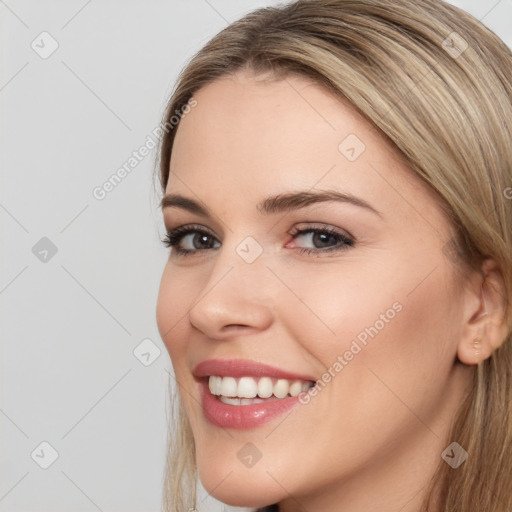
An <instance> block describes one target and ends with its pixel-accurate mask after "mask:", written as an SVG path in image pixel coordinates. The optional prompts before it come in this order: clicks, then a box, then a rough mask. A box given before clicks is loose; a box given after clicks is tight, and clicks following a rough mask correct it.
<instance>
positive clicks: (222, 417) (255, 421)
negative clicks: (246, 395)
mask: <svg viewBox="0 0 512 512" xmlns="http://www.w3.org/2000/svg"><path fill="white" fill-rule="evenodd" d="M199 386H200V390H201V402H202V404H203V413H204V416H205V418H206V419H207V420H208V421H209V422H210V423H212V424H213V425H216V426H217V427H222V428H236V429H249V428H254V427H258V426H260V425H263V424H264V423H266V422H267V421H270V420H271V419H273V418H275V417H276V416H279V415H281V414H284V413H285V412H286V411H288V410H289V409H291V408H292V407H295V406H296V405H298V404H299V397H298V396H292V397H289V398H281V399H280V400H274V401H272V402H268V403H259V404H252V405H230V404H225V403H223V402H221V401H220V400H219V398H218V397H217V396H215V395H212V394H211V393H210V389H209V388H208V382H207V381H205V380H201V382H200V383H199Z"/></svg>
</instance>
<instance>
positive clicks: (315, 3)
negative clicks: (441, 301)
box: [160, 0, 512, 512]
mask: <svg viewBox="0 0 512 512" xmlns="http://www.w3.org/2000/svg"><path fill="white" fill-rule="evenodd" d="M454 33H455V34H454ZM242 68H248V69H251V70H253V71H255V72H256V73H265V72H270V73H271V74H272V75H273V76H275V77H276V78H279V77H285V76H286V75H287V74H290V73H291V74H298V75H301V76H305V77H308V78H310V79H312V80H314V81H315V82H316V83H318V84H321V85H323V86H325V87H326V88H327V89H328V90H329V91H333V92H334V93H335V94H337V95H338V96H339V97H340V99H342V100H344V101H348V102H349V103H350V104H351V105H352V106H353V107H354V108H355V109H356V110H357V111H358V112H359V113H360V114H361V115H363V116H364V117H365V118H366V119H367V120H368V121H369V122H370V123H372V124H373V126H374V127H375V128H376V129H377V130H379V132H380V133H381V134H382V136H383V137H385V138H387V139H388V140H389V141H390V143H391V144H393V145H394V146H395V147H396V148H397V150H398V151H399V152H400V153H401V154H402V155H403V157H404V158H405V159H406V162H407V163H408V165H409V166H410V168H411V171H412V172H414V173H416V174H417V175H418V176H419V177H421V179H423V180H424V181H425V182H426V183H428V184H429V185H430V187H431V188H432V189H433V190H434V191H435V192H436V193H437V197H439V199H440V200H441V202H442V204H443V205H444V209H445V211H446V214H447V216H448V218H449V219H450V220H451V221H452V223H453V226H454V227H455V229H456V231H457V237H455V239H454V240H453V242H454V247H455V250H456V251H457V253H458V255H459V256H460V258H461V261H463V262H464V263H465V264H467V265H468V266H470V267H471V268H474V269H479V267H480V265H481V262H482V261H483V259H484V258H487V257H489V258H492V259H493V260H494V261H495V262H496V263H497V264H498V266H499V268H500V270H501V272H502V275H503V278H504V281H505V286H506V292H507V297H510V292H511V289H512V251H511V241H512V222H511V220H512V200H510V199H507V197H506V195H508V194H506V191H507V190H509V191H512V189H511V188H510V187H511V186H512V140H511V135H512V85H511V84H512V52H511V51H510V50H509V48H508V47H507V46H506V45H505V44H504V43H503V41H501V39H499V38H498V37H497V36H496V35H495V34H494V33H493V32H492V31H491V30H489V29H488V28H486V27H485V26H484V25H483V24H481V23H480V22H478V20H476V19H475V18H473V17H472V16H471V15H469V14H468V13H466V12H464V11H462V10H460V9H458V8H456V7H454V6H451V5H449V4H446V3H444V2H442V1H441V0H421V1H411V0H350V1H349V0H299V1H297V2H294V3H291V4H287V5H283V6H279V7H267V8H262V9H259V10H257V11H254V12H252V13H250V14H248V15H246V16H245V17H243V18H242V19H240V20H238V21H236V22H234V23H233V24H231V25H230V26H228V27H227V28H225V29H224V30H223V31H222V32H220V33H219V34H218V35H217V36H215V37H214V38H213V39H212V40H211V41H210V42H208V43H207V44H206V46H204V47H203V48H202V49H201V50H200V51H199V52H198V53H197V54H196V55H195V57H194V58H193V59H192V60H191V61H190V62H189V63H188V65H187V66H186V67H185V69H184V70H183V71H182V73H181V74H180V76H179V79H178V81H177V84H176V87H175V89H174V92H173V94H172V97H171V99H170V101H169V104H168V108H167V111H166V114H165V118H164V122H168V121H169V119H170V117H171V116H172V115H173V112H174V111H175V110H176V109H180V108H182V106H183V105H185V104H186V103H187V102H188V101H189V100H190V99H191V98H192V96H193V94H194V93H195V92H197V91H198V90H199V89H200V88H202V87H204V86H205V85H207V84H209V83H211V82H212V81H214V80H215V79H217V78H220V77H221V76H223V75H226V74H230V73H234V72H235V71H238V70H240V69H242ZM175 132H176V130H175V129H173V130H170V131H168V132H167V133H166V135H165V136H164V138H163V139H162V141H161V147H160V182H161V187H162V189H163V190H165V188H166V186H167V181H168V177H169V163H170V158H171V151H172V146H173V140H174V136H175ZM511 309H512V308H511V304H510V302H509V301H508V300H507V322H508V334H507V339H506V340H505V341H504V343H503V344H502V346H501V347H500V348H499V349H497V350H496V351H495V352H494V353H493V354H492V355H491V356H490V357H489V358H488V359H486V360H485V361H483V362H482V363H480V364H479V365H478V366H476V367H474V374H473V377H474V378H473V382H472V386H471V389H470V391H469V393H468V394H467V396H466V398H465V400H464V403H463V404H461V407H460V409H459V411H457V414H456V416H455V419H454V422H453V427H452V431H451V433H450V436H449V439H447V444H448V443H449V441H451V440H456V441H457V442H458V443H459V444H460V445H461V446H463V447H464V448H465V449H466V451H467V452H468V453H469V458H468V459H467V461H466V462H465V463H464V464H463V465H462V466H460V467H459V468H458V469H457V470H454V469H452V468H451V467H450V466H449V465H448V464H446V463H445V462H444V461H442V459H441V457H440V458H439V466H438V469H437V471H436V473H435V475H433V478H432V480H431V483H430V487H429V489H428V492H427V493H426V498H425V501H424V504H423V510H425V511H427V510H433V509H431V507H432V506H434V505H435V510H440V511H445V512H448V511H449V512H483V511H491V510H492V511H493V512H505V511H510V510H511V509H512V485H511V484H512V482H511V480H512V477H511V475H512V339H511V335H510V329H511V324H512V315H511ZM178 400H179V397H178ZM177 413H178V419H177V423H176V424H175V425H173V424H170V431H169V439H170V451H169V458H168V464H167V470H166V474H165V488H164V503H165V507H166V508H165V510H166V511H168V512H178V511H180V512H183V511H186V510H187V509H188V508H193V507H195V479H196V466H195V448H194V440H193V437H192V432H191V429H190V424H189V423H188V420H187V418H186V415H185V413H184V410H183V407H182V406H181V404H180V403H178V406H177ZM186 492H190V496H188V497H187V496H186Z"/></svg>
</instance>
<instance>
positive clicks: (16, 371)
mask: <svg viewBox="0 0 512 512" xmlns="http://www.w3.org/2000/svg"><path fill="white" fill-rule="evenodd" d="M277 3H278V2H269V1H266V2H265V1H257V0H251V1H243V2H237V1H235V0H229V1H228V0H209V1H206V0H190V1H185V0H179V1H175V0H173V1H170V0H153V1H146V2H144V1H142V0H137V1H135V0H129V1H128V0H123V1H121V0H102V1H100V0H88V1H87V0H67V1H63V0H52V1H49V0H47V1H42V0H0V24H1V27H0V34H1V42H0V51H1V67H0V102H1V106H0V111H1V115H0V130H1V138H0V140H1V145H2V146H1V152H0V158H1V161H0V169H1V173H2V174H1V185H0V222H1V232H2V249H1V265H0V302H1V306H0V307H1V314H2V318H1V323H0V325H1V331H0V335H1V341H2V344H1V367H0V372H1V373H0V375H1V402H0V413H1V414H0V429H1V436H2V442H1V448H2V451H1V457H0V471H1V473H0V474H1V478H0V511H2V512H43V511H48V512H50V511H51V512H69V511H74V512H86V511H87V512H89V511H91V512H94V511H100V512H107V511H108V512H145V511H158V510H160V507H161V489H162V478H163V469H164V457H165V452H166V431H167V430H166V429H167V403H168V400H169V391H168V385H169V382H172V369H171V364H170V360H169V356H168V353H167V352H166V350H165V347H164V345H163V343H162V341H161V340H160V337H159V334H158V330H157V326H156V320H155V308H156V299H157V293H158V286H159V280H160V275H161V272H162V269H163V267H164V264H165V260H166V255H167V250H166V249H165V248H164V247H163V246H162V244H161V243H160V236H161V234H162V233H163V226H162V224H161V220H160V214H159V210H158V200H159V195H158V190H157V188H156V187H154V185H153V177H152V175H153V169H154V161H155V151H154V150H153V151H152V152H151V153H150V154H149V155H147V156H145V157H144V158H141V159H140V161H137V165H131V166H130V168H131V172H130V173H129V174H127V175H126V176H125V177H124V179H122V180H121V181H120V183H118V184H117V186H116V187H114V188H113V189H112V190H109V191H108V192H106V193H105V194H104V197H103V198H101V199H98V198H97V197H95V194H94V191H95V190H96V191H97V190H98V187H102V185H103V184H104V183H105V182H106V181H107V180H108V179H109V177H110V176H111V175H112V174H113V173H115V172H116V170H117V169H118V168H119V167H121V166H122V165H123V164H126V163H127V162H128V161H129V158H130V157H132V156H133V155H132V153H133V152H134V151H136V150H138V149H139V148H140V147H141V146H143V145H144V144H146V143H147V141H148V139H147V137H148V136H149V135H151V133H152V131H153V130H154V129H155V128H156V127H157V126H158V124H159V122H160V118H161V115H162V111H163V108H164V105H165V103H166V100H167V98H168V95H169V93H170V92H171V89H172V86H173V84H174V81H175V79H176V77H177V74H178V72H179V71H180V69H181V68H182V67H183V66H184V64H185V63H186V62H187V60H188V59H189V58H190V57H191V56H192V55H193V54H194V53H195V52H196V51H197V50H198V49H199V48H200V47H201V46H202V45H203V44H204V43H205V42H206V41H207V40H208V39H209V38H210V37H212V36H213V35H214V34H215V33H217V32H218V31H219V30H221V29H222V28H224V27H225V26H226V25H227V24H228V23H229V22H231V21H234V20H235V19H237V18H239V17H241V16H242V15H243V14H245V13H247V12H249V11H251V10H253V9H254V8H257V7H261V6H266V5H276V4H277ZM452 3H454V4H455V5H457V6H459V7H461V8H463V9H466V10H467V11H469V12H470V13H472V14H473V15H474V16H476V17H477V18H478V19H481V20H482V21H483V22H484V23H485V24H486V25H487V26H489V27H490V28H491V29H493V30H494V31H495V32H496V33H497V34H498V35H499V36H500V37H501V38H502V39H504V40H505V42H507V44H509V46H510V45H511V44H512V0H501V1H496V0H493V1H491V2H489V1H488V0H468V1H457V2H452ZM147 145H148V146H150V145H151V144H149V143H148V144H147ZM132 164H133V161H132ZM99 195H100V193H99V192H96V196H99ZM228 509H229V510H231V509H233V508H231V507H225V508H224V507H223V506H222V505H221V504H220V503H219V502H217V501H215V500H214V499H213V498H211V497H208V496H207V495H206V494H205V493H204V492H202V493H201V497H200V502H199V510H202V511H205V512H216V511H219V512H220V511H222V510H228ZM184 512H186V511H184Z"/></svg>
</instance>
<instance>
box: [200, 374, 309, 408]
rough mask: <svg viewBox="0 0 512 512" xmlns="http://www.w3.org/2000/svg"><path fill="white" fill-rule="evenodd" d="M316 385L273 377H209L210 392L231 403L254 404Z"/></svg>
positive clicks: (292, 394) (302, 390)
mask: <svg viewBox="0 0 512 512" xmlns="http://www.w3.org/2000/svg"><path fill="white" fill-rule="evenodd" d="M314 385H315V383H314V382H312V381H305V380H290V379H277V378H272V377H266V376H264V377H257V378H254V377H230V376H222V377H221V376H217V375H211V376H209V377H208V387H209V389H210V393H211V394H212V395H215V396H217V397H218V399H219V400H220V401H221V402H223V403H225V404H229V405H252V404H257V403H264V402H273V401H275V400H282V399H285V398H290V397H295V396H298V395H299V394H300V393H302V392H305V391H308V389H310V388H311V387H313V386H314Z"/></svg>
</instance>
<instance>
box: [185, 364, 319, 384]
mask: <svg viewBox="0 0 512 512" xmlns="http://www.w3.org/2000/svg"><path fill="white" fill-rule="evenodd" d="M193 374H194V375H195V376H196V377H199V378H201V377H209V376H211V375H215V376H219V377H274V378H276V379H288V380H304V381H315V380H316V379H315V378H314V377H311V376H310V375H300V374H298V373H294V372H290V371H286V370H281V369H280V368H276V367H275V366H270V365H268V364H264V363H259V362H257V361H251V360H250V359H206V360H204V361H201V362H200V363H199V364H197V365H196V366H195V368H194V370H193Z"/></svg>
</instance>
